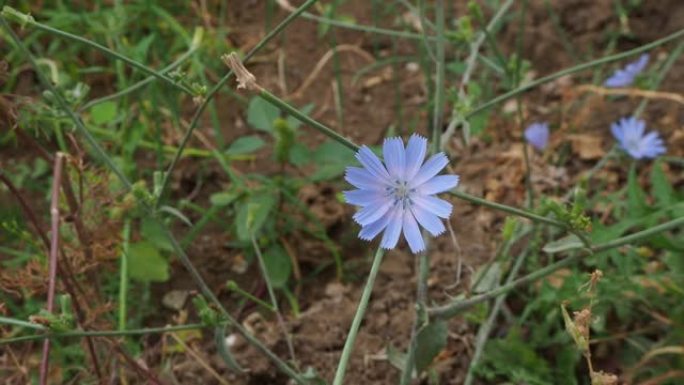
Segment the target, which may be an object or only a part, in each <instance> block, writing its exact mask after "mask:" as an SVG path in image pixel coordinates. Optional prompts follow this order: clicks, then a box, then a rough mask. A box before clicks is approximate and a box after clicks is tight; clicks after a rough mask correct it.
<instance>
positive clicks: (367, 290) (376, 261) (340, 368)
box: [333, 247, 385, 385]
mask: <svg viewBox="0 0 684 385" xmlns="http://www.w3.org/2000/svg"><path fill="white" fill-rule="evenodd" d="M384 254H385V250H383V249H382V247H378V251H376V252H375V257H373V265H372V266H371V270H370V273H369V274H368V280H367V281H366V286H365V287H364V288H363V293H362V294H361V299H360V300H359V305H358V307H357V308H356V314H355V315H354V320H353V321H352V324H351V328H350V329H349V334H348V335H347V340H346V341H344V348H343V349H342V355H341V356H340V362H339V363H338V365H337V371H336V372H335V378H334V379H333V385H342V383H343V381H344V374H345V372H346V371H347V363H348V362H349V357H350V356H351V353H352V350H353V348H354V342H355V341H356V335H357V333H358V332H359V327H360V326H361V321H362V320H363V315H364V314H365V313H366V309H367V308H368V301H369V300H370V296H371V293H372V292H373V285H374V283H375V278H376V277H377V275H378V271H380V264H381V263H382V257H383V255H384Z"/></svg>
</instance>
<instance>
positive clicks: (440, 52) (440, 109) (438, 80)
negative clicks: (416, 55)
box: [432, 0, 446, 153]
mask: <svg viewBox="0 0 684 385" xmlns="http://www.w3.org/2000/svg"><path fill="white" fill-rule="evenodd" d="M435 6H436V8H435V18H436V20H435V21H436V23H435V25H436V27H437V31H436V32H437V43H436V46H437V47H436V51H437V52H436V61H435V100H434V103H435V106H434V108H435V109H434V114H433V116H432V152H433V153H436V152H438V151H439V148H440V147H439V139H440V136H441V134H442V115H443V113H444V95H445V91H446V85H445V84H444V82H445V79H444V77H445V66H444V51H445V42H444V39H443V38H444V19H445V15H444V0H437V2H436V4H435Z"/></svg>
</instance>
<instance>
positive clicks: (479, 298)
mask: <svg viewBox="0 0 684 385" xmlns="http://www.w3.org/2000/svg"><path fill="white" fill-rule="evenodd" d="M682 225H684V217H680V218H677V219H673V220H671V221H668V222H665V223H663V224H660V225H658V226H654V227H651V228H649V229H646V230H642V231H639V232H636V233H634V234H630V235H627V236H624V237H621V238H618V239H614V240H612V241H609V242H605V243H601V244H599V245H595V246H592V247H591V248H590V249H582V250H581V252H579V253H576V254H574V255H572V256H569V257H567V258H565V259H562V260H560V261H558V262H556V263H554V264H551V265H548V266H546V267H543V268H541V269H539V270H537V271H535V272H533V273H530V274H528V275H526V276H524V277H522V278H520V279H517V280H515V281H513V282H510V283H508V284H506V285H503V286H500V287H498V288H496V289H494V290H491V291H489V292H487V293H484V294H480V295H476V296H474V297H471V298H468V299H466V300H462V301H456V302H453V303H450V304H447V305H442V306H437V307H432V308H429V309H428V315H430V316H431V317H435V318H441V319H448V318H452V317H454V316H456V315H457V314H459V313H460V312H462V311H463V310H465V309H468V308H470V307H472V306H474V305H477V304H478V303H481V302H484V301H488V300H490V299H492V298H495V297H498V296H500V295H501V294H504V293H508V292H509V291H511V290H514V289H517V288H519V287H521V286H524V285H527V284H528V283H531V282H534V281H536V280H538V279H540V278H544V277H546V276H547V275H549V274H551V273H553V272H555V271H556V270H558V269H561V268H563V267H566V266H570V265H572V264H573V263H575V262H577V261H579V260H580V259H582V258H584V257H586V256H589V255H592V254H594V253H598V252H601V251H605V250H609V249H613V248H616V247H620V246H622V245H626V244H628V243H631V242H635V241H638V240H640V239H644V238H647V237H649V236H651V235H654V234H658V233H660V232H664V231H667V230H670V229H673V228H676V227H679V226H682Z"/></svg>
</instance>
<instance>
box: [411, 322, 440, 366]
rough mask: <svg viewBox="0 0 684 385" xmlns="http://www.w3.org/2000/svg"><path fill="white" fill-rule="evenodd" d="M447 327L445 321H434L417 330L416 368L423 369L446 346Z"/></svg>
mask: <svg viewBox="0 0 684 385" xmlns="http://www.w3.org/2000/svg"><path fill="white" fill-rule="evenodd" d="M447 337H448V328H447V324H446V322H445V321H435V322H432V323H430V324H428V325H427V326H425V327H424V328H422V329H421V330H420V332H418V336H417V337H416V354H415V359H416V370H417V371H418V373H420V372H422V371H423V370H425V368H427V367H428V365H430V363H431V362H432V360H433V359H434V358H435V357H436V356H437V354H439V352H441V351H442V349H444V348H445V347H446V343H447Z"/></svg>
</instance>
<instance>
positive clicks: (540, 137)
mask: <svg viewBox="0 0 684 385" xmlns="http://www.w3.org/2000/svg"><path fill="white" fill-rule="evenodd" d="M525 140H527V143H529V144H531V145H532V146H534V148H536V149H537V150H539V151H543V150H544V149H545V148H546V145H547V144H548V143H549V124H548V123H532V124H530V125H529V126H528V127H527V128H526V129H525Z"/></svg>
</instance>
